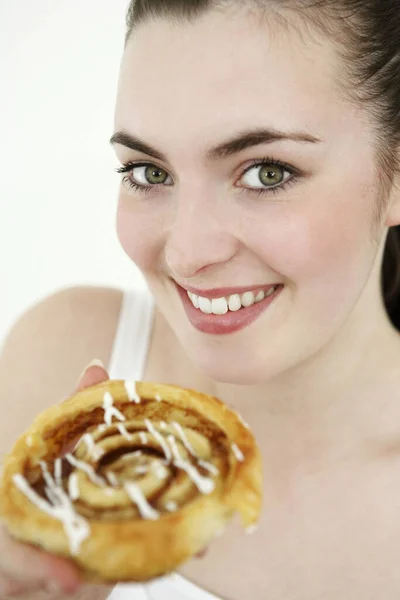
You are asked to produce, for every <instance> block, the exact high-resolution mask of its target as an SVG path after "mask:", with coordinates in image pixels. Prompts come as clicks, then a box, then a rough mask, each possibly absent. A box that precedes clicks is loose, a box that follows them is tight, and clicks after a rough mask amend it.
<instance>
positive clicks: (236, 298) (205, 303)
mask: <svg viewBox="0 0 400 600" xmlns="http://www.w3.org/2000/svg"><path fill="white" fill-rule="evenodd" d="M275 291H276V286H274V287H272V288H270V289H269V290H268V292H264V290H260V291H259V292H258V293H257V294H254V292H245V293H244V294H241V295H239V294H232V295H231V296H229V297H228V298H213V299H212V300H209V298H203V297H202V296H197V295H196V294H193V293H192V292H188V293H187V294H188V296H189V298H190V300H191V302H192V304H193V306H194V307H195V308H198V309H200V310H201V312H203V313H205V314H207V315H211V314H214V315H225V314H226V313H227V312H228V311H232V312H236V311H238V310H240V309H241V308H242V307H243V308H248V307H249V306H252V304H256V303H258V302H261V301H262V300H264V298H269V297H270V296H272V294H273V293H274V292H275Z"/></svg>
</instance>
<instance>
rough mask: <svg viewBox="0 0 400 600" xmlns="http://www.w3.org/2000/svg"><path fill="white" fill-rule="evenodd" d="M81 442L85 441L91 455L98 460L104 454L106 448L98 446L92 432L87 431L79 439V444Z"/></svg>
mask: <svg viewBox="0 0 400 600" xmlns="http://www.w3.org/2000/svg"><path fill="white" fill-rule="evenodd" d="M80 442H85V444H86V447H87V450H88V452H89V456H93V458H94V459H95V460H98V459H99V458H101V457H102V456H103V454H104V450H103V449H102V448H99V447H98V446H97V444H96V443H95V441H94V439H93V437H92V436H91V434H90V433H85V434H84V435H83V436H82V437H81V439H80V440H79V442H78V444H80Z"/></svg>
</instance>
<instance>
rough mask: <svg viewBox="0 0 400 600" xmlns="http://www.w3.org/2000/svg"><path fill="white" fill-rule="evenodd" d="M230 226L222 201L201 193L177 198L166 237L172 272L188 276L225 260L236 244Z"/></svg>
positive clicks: (234, 249) (166, 248)
mask: <svg viewBox="0 0 400 600" xmlns="http://www.w3.org/2000/svg"><path fill="white" fill-rule="evenodd" d="M196 196H199V194H197V195H196ZM233 229H234V228H233V227H231V223H230V220H229V215H227V214H226V208H225V209H224V206H223V203H222V202H221V203H218V202H217V201H216V202H211V201H209V200H206V199H205V198H204V195H203V197H201V195H200V197H195V195H193V194H191V196H190V199H188V197H187V196H186V198H183V197H181V198H179V199H178V200H177V203H176V205H175V211H174V217H173V220H172V222H171V225H170V227H169V229H168V233H167V237H166V240H165V261H166V264H167V267H168V268H169V270H170V271H171V275H172V276H173V277H174V276H175V277H177V278H178V279H190V278H192V277H194V276H195V275H196V274H197V273H199V272H200V271H203V270H204V269H206V268H207V267H211V266H214V265H221V264H224V263H226V262H228V261H229V260H230V259H231V258H232V257H233V256H234V255H235V254H236V252H237V249H238V244H239V242H238V240H237V238H236V237H235V235H234V233H233Z"/></svg>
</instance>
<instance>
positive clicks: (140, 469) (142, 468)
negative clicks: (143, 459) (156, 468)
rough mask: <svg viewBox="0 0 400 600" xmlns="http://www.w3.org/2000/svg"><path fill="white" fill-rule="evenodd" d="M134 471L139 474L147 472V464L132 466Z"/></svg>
mask: <svg viewBox="0 0 400 600" xmlns="http://www.w3.org/2000/svg"><path fill="white" fill-rule="evenodd" d="M134 471H135V473H139V474H143V473H148V471H149V467H148V466H147V465H138V466H137V467H134Z"/></svg>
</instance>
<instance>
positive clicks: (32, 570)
mask: <svg viewBox="0 0 400 600" xmlns="http://www.w3.org/2000/svg"><path fill="white" fill-rule="evenodd" d="M0 569H1V571H2V574H3V577H4V578H8V579H11V580H14V581H15V582H18V583H19V584H20V585H22V586H24V585H28V586H30V587H35V586H36V587H40V586H43V585H44V583H46V582H53V583H54V585H55V586H58V588H59V589H60V590H63V591H65V592H69V591H75V590H76V589H78V588H79V586H80V584H81V580H80V577H79V572H78V569H77V568H76V567H75V566H74V565H73V564H72V563H70V562H69V561H67V560H66V559H64V558H61V557H59V556H55V555H52V554H47V553H46V552H44V551H42V550H38V549H36V548H33V547H32V546H30V545H28V544H20V543H19V542H17V541H15V540H13V539H12V538H11V537H10V536H9V535H8V534H7V532H6V531H5V530H4V528H3V527H2V528H1V533H0Z"/></svg>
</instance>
